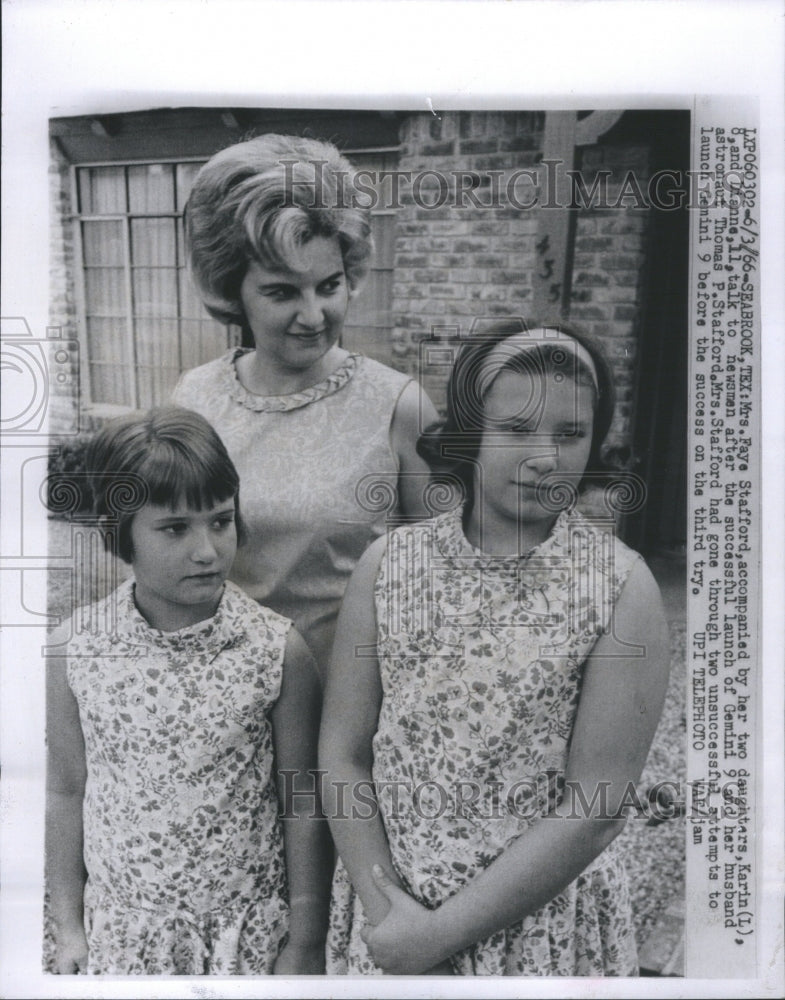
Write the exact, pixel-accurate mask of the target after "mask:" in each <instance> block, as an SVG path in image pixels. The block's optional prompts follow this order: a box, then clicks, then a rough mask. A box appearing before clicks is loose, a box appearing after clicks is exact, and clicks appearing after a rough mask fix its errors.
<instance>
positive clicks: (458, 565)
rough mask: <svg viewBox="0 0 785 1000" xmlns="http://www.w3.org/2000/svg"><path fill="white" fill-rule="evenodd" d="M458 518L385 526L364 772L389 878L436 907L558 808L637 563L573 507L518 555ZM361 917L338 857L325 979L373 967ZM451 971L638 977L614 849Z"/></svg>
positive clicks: (606, 528)
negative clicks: (596, 653)
mask: <svg viewBox="0 0 785 1000" xmlns="http://www.w3.org/2000/svg"><path fill="white" fill-rule="evenodd" d="M461 518H462V512H461V511H460V510H457V511H452V512H449V513H447V514H444V515H441V516H440V517H437V518H434V519H433V520H431V521H427V522H423V523H421V524H418V525H414V526H406V527H402V528H399V529H396V530H395V531H394V532H392V533H391V535H390V538H389V542H388V546H387V551H386V554H385V556H384V558H383V560H382V564H381V567H380V571H379V576H378V579H377V583H376V589H375V603H376V615H377V629H378V645H377V653H378V658H379V669H380V674H381V682H382V688H383V700H382V705H381V710H380V715H379V722H378V730H377V733H376V735H375V737H374V741H373V758H374V764H373V778H374V781H375V783H376V789H377V799H378V801H379V807H380V811H381V815H382V818H383V821H384V826H385V829H386V834H387V839H388V842H389V845H390V850H391V852H392V858H393V863H394V865H395V868H396V871H397V873H398V875H399V876H400V878H401V879H402V881H403V884H404V886H405V887H406V889H407V891H409V892H410V893H411V894H412V895H413V896H414V897H415V898H416V899H418V900H419V901H420V902H421V903H423V904H425V905H426V906H430V907H437V906H438V905H439V904H440V903H441V902H442V901H443V900H445V899H446V898H448V897H449V896H451V895H453V894H454V893H456V892H458V891H459V890H460V889H461V887H462V886H464V885H465V884H466V883H467V882H469V881H470V880H471V879H472V878H473V877H474V876H475V875H476V874H477V873H478V872H480V871H482V870H483V869H484V868H486V867H487V866H488V865H489V864H490V863H491V862H492V861H493V860H494V859H495V858H496V857H497V856H498V855H499V854H500V853H501V852H502V851H504V849H505V848H506V847H507V846H508V845H509V844H510V843H511V842H512V841H513V840H515V838H516V837H518V836H519V835H520V834H521V833H522V832H523V831H524V830H525V829H526V828H527V827H528V826H529V825H530V824H531V823H532V822H534V821H535V820H536V819H537V818H538V817H540V816H544V815H546V814H547V813H548V812H549V811H551V810H552V809H553V807H554V806H555V805H556V804H557V803H558V802H559V801H560V799H561V796H562V791H563V786H564V772H565V766H566V762H567V754H568V750H569V744H570V736H571V733H572V729H573V723H574V720H575V714H576V709H577V706H578V699H579V694H580V685H581V671H582V665H583V663H584V662H585V660H586V658H587V656H588V655H589V654H590V653H591V650H592V647H593V645H594V644H595V642H596V640H597V638H598V636H599V634H600V633H601V632H602V631H603V630H605V629H606V628H608V626H609V624H610V619H611V614H612V610H613V607H614V604H615V602H616V600H617V598H618V595H619V593H620V591H621V588H622V586H623V584H624V581H625V579H626V578H627V575H628V573H629V571H630V569H631V568H632V566H633V564H634V562H635V560H637V559H640V556H638V555H637V554H636V553H634V552H632V551H631V550H630V549H628V548H627V547H626V546H625V545H623V543H621V542H620V541H618V540H617V539H615V537H614V535H613V530H612V525H607V524H605V525H603V524H601V523H598V522H590V521H589V520H587V519H586V518H584V517H583V516H582V515H581V514H579V513H577V512H572V513H568V512H563V513H562V514H560V515H559V517H558V519H557V521H556V523H555V525H554V528H553V530H552V532H551V534H550V536H549V537H548V538H547V539H546V540H545V541H544V542H543V543H542V544H541V545H539V546H538V547H537V548H535V549H534V550H533V551H532V552H530V553H529V554H528V556H526V557H524V558H518V557H500V556H489V555H485V554H483V553H482V552H480V551H478V550H476V549H474V548H473V547H472V546H471V545H470V544H469V542H468V541H467V540H466V538H465V536H464V533H463V529H462V521H461ZM553 822H557V820H553ZM364 924H365V917H364V913H363V910H362V905H361V903H360V900H359V897H357V896H356V895H355V894H354V892H353V890H352V888H351V885H350V883H349V880H348V876H347V873H346V870H345V869H344V867H343V865H341V864H339V867H338V870H337V872H336V876H335V880H334V885H333V901H332V912H331V926H330V935H329V939H328V972H332V973H350V974H379V973H380V971H381V970H380V969H378V967H376V966H375V965H374V963H373V960H372V959H371V957H370V955H369V953H368V951H367V948H366V946H365V944H364V943H363V941H362V939H361V937H360V932H361V930H362V928H363V926H364ZM451 963H452V966H453V970H454V972H455V973H456V974H458V975H507V976H522V975H527V976H528V975H531V976H538V975H539V976H543V975H558V974H561V975H574V976H602V975H634V974H636V970H637V959H636V950H635V940H634V932H633V924H632V916H631V908H630V896H629V890H628V887H627V882H626V876H625V871H624V866H623V859H622V858H621V857H620V854H619V852H618V850H617V847H616V844H615V842H614V843H612V844H611V845H610V847H609V848H607V849H606V850H605V851H604V852H603V853H602V854H601V855H600V856H599V857H598V858H596V859H595V861H594V862H593V863H592V864H591V865H590V866H589V867H588V868H587V869H586V870H585V871H584V872H583V873H582V874H581V875H580V876H579V877H578V878H577V879H576V880H575V881H574V882H573V883H572V884H571V885H569V886H568V887H567V888H566V889H565V890H564V891H563V892H562V893H561V894H560V895H558V896H557V897H556V898H555V899H553V900H551V902H549V903H548V904H547V905H546V906H544V907H543V908H542V909H541V910H539V911H538V912H536V913H534V914H532V915H530V916H527V917H525V918H524V919H523V920H522V921H521V922H519V923H517V924H515V925H513V926H511V927H508V928H506V929H505V930H502V931H499V932H498V933H496V934H494V935H492V936H491V937H489V938H488V939H487V940H484V941H481V942H479V943H478V944H475V945H474V946H472V947H470V948H466V949H465V950H463V951H461V952H459V953H458V954H456V955H454V956H452V958H451Z"/></svg>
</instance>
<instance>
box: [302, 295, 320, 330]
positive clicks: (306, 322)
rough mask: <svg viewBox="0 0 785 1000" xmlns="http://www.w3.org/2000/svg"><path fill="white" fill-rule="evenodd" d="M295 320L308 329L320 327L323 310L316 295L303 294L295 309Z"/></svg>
mask: <svg viewBox="0 0 785 1000" xmlns="http://www.w3.org/2000/svg"><path fill="white" fill-rule="evenodd" d="M297 322H298V323H299V325H300V326H305V327H308V328H309V329H313V330H319V329H321V327H322V324H323V323H324V311H323V309H322V305H321V303H320V302H319V299H318V297H317V296H316V295H312V294H306V295H303V297H302V299H301V300H300V308H299V309H298V311H297Z"/></svg>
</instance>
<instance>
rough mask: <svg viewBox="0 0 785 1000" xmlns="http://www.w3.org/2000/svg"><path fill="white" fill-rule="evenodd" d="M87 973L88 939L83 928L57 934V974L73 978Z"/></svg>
mask: <svg viewBox="0 0 785 1000" xmlns="http://www.w3.org/2000/svg"><path fill="white" fill-rule="evenodd" d="M77 972H83V973H84V972H87V938H86V936H85V932H84V928H83V927H73V928H69V929H68V930H62V931H56V932H55V973H56V974H57V975H58V976H73V975H74V974H75V973H77Z"/></svg>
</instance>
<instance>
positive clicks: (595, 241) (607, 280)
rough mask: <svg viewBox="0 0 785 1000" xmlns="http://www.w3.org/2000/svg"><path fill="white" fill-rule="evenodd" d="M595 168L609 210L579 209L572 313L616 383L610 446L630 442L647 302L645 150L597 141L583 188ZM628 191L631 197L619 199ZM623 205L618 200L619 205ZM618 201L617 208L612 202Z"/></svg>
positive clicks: (585, 163)
mask: <svg viewBox="0 0 785 1000" xmlns="http://www.w3.org/2000/svg"><path fill="white" fill-rule="evenodd" d="M598 171H609V172H610V174H609V177H608V184H607V202H608V204H609V205H610V206H614V207H609V208H601V207H598V208H590V209H586V210H584V211H581V212H580V214H579V216H578V219H577V223H576V231H575V250H574V257H573V270H572V288H571V295H570V318H571V319H573V320H574V321H575V322H576V323H578V324H580V325H581V326H582V327H583V328H584V329H586V330H587V331H588V332H589V333H591V334H593V335H594V336H595V337H596V339H597V340H599V341H600V343H601V344H602V345H603V347H604V348H605V353H606V355H607V356H608V359H609V361H610V362H611V365H612V367H613V374H614V382H615V385H616V415H615V417H614V421H613V424H612V425H611V430H610V433H609V435H608V439H607V442H608V445H609V446H617V447H622V448H623V447H625V446H626V445H628V444H629V441H630V434H631V429H632V418H633V415H634V409H633V400H634V392H635V382H636V364H637V358H638V338H639V336H640V329H641V311H642V307H643V300H644V281H645V265H646V239H647V228H648V215H649V210H648V209H645V208H641V207H639V205H640V199H639V198H638V195H637V192H636V189H635V188H633V187H632V183H633V182H632V181H629V180H627V182H626V184H625V180H626V179H627V178H628V177H629V172H630V171H632V173H633V175H634V178H635V183H637V184H638V185H639V186H640V187H641V188H642V189H643V191H644V192H645V185H646V183H647V181H648V178H649V159H648V150H647V149H645V148H643V147H636V146H607V147H603V146H594V147H591V148H588V149H586V150H585V151H584V153H583V156H582V162H581V175H582V177H583V180H584V183H585V184H586V186H587V188H589V189H591V185H592V184H593V183H594V182H595V181H596V179H597V174H598ZM627 192H631V193H630V195H629V197H624V198H620V196H621V195H622V194H625V195H626V193H627ZM620 201H621V202H622V204H619V202H620ZM617 205H618V207H616V206H617Z"/></svg>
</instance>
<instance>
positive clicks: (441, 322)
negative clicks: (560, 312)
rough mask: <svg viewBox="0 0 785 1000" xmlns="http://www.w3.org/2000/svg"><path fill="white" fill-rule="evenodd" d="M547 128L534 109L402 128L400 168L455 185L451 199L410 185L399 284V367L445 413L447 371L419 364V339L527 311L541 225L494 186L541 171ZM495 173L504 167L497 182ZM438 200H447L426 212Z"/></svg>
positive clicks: (425, 118)
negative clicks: (522, 172) (526, 171)
mask: <svg viewBox="0 0 785 1000" xmlns="http://www.w3.org/2000/svg"><path fill="white" fill-rule="evenodd" d="M543 123H544V115H542V114H539V113H531V112H509V113H489V112H446V113H443V114H442V115H440V116H439V117H437V116H435V115H429V114H420V115H411V116H410V117H409V118H408V119H407V120H406V121H405V122H404V124H403V127H402V130H401V157H400V162H399V169H400V170H401V171H412V173H413V175H415V176H416V175H418V174H419V175H421V176H425V172H427V171H435V172H438V173H439V174H440V175H442V176H443V177H444V178H445V179H446V183H447V185H448V188H449V191H448V196H447V198H446V199H444V197H443V196H444V188H443V187H440V184H439V182H438V180H437V179H436V178H435V177H434V178H433V179H432V180H431V182H430V183H428V182H427V180H426V181H423V183H422V184H421V185H420V188H419V192H417V191H414V190H413V186H412V187H406V188H405V189H404V193H403V197H402V199H401V200H402V203H403V207H402V208H401V209H400V211H399V216H398V226H397V239H396V254H395V283H394V288H393V314H394V322H395V329H394V331H393V356H394V358H395V363H396V365H397V366H399V367H401V368H402V370H406V371H409V372H410V373H411V374H413V375H417V376H419V377H420V378H421V380H422V382H423V384H424V386H425V388H426V390H427V391H428V393H429V394H430V395H431V398H432V399H433V400H434V402H435V403H436V405H437V407H440V408H441V407H442V406H443V404H444V385H445V372H444V371H443V370H441V369H440V370H437V371H432V370H430V368H429V367H427V366H426V367H424V368H423V367H422V366H421V365H420V363H419V362H420V350H419V344H420V342H421V341H423V340H425V339H427V338H429V337H431V336H433V335H434V333H436V334H437V335H442V336H451V335H456V334H457V335H458V336H465V335H466V334H467V333H468V332H469V330H470V329H471V326H472V323H473V322H474V321H476V320H477V319H483V318H488V317H497V316H515V315H523V316H525V315H527V313H528V311H529V302H530V300H531V294H532V290H531V280H530V275H531V272H532V269H533V267H534V263H535V257H534V255H535V249H534V243H535V238H536V233H537V220H536V217H535V216H534V215H533V214H532V213H526V212H521V211H518V210H517V209H515V208H512V207H510V205H509V204H508V203H507V202H506V200H505V199H501V198H500V199H496V198H494V196H493V192H492V184H494V183H498V184H499V186H500V188H501V189H504V187H505V186H506V182H507V178H508V177H509V175H510V174H511V173H512V172H513V171H515V170H519V169H521V168H522V167H534V166H535V165H536V163H537V162H538V160H539V159H540V157H541V155H542V152H541V146H542V129H543ZM488 171H498V174H497V175H496V176H497V177H498V180H495V179H494V178H493V175H491V174H489V173H488ZM459 172H463V173H462V174H460V173H459ZM473 184H476V185H477V186H476V187H473V186H472V185H473ZM418 193H419V197H417V195H418ZM472 195H474V197H472ZM440 200H446V203H445V204H444V205H442V206H441V207H433V208H430V207H427V206H428V205H429V204H436V203H438V202H439V201H440ZM497 201H498V203H499V204H498V205H497V204H495V202H497ZM418 202H419V204H418ZM476 202H479V203H480V207H478V206H477V204H476ZM445 328H447V329H446V330H445Z"/></svg>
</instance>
